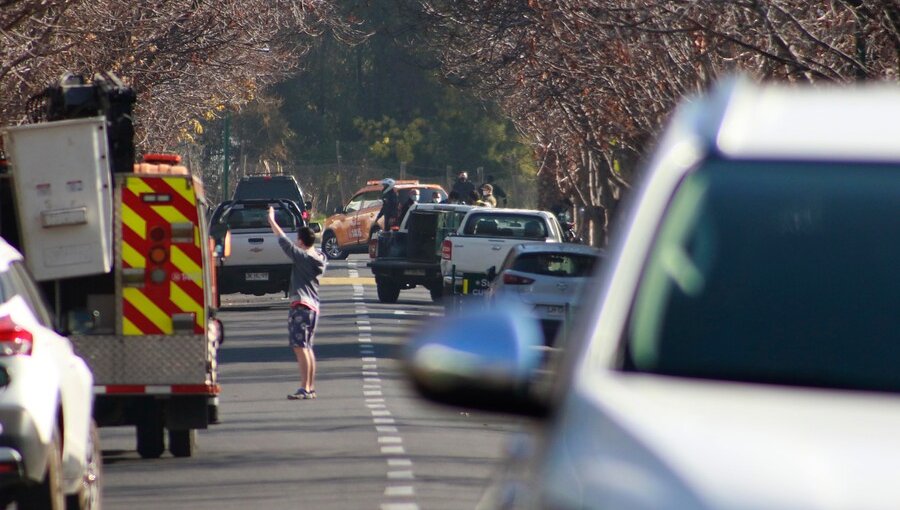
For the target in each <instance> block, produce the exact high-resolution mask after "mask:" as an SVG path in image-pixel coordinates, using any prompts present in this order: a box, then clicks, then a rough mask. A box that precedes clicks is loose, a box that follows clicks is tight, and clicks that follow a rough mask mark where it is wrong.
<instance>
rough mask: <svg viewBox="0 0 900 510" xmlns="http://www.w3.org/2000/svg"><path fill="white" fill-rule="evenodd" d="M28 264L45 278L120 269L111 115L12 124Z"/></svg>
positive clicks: (8, 136) (9, 132)
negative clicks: (111, 166) (116, 266)
mask: <svg viewBox="0 0 900 510" xmlns="http://www.w3.org/2000/svg"><path fill="white" fill-rule="evenodd" d="M4 141H5V144H6V148H7V150H8V151H9V159H10V161H11V162H12V166H11V168H12V170H13V172H14V173H15V179H14V180H13V184H14V186H15V191H16V192H15V196H16V205H17V207H18V210H19V211H20V214H19V222H20V224H21V225H22V229H21V233H22V241H23V243H22V244H23V251H24V252H25V253H28V254H29V256H28V259H27V261H26V264H27V265H28V268H29V269H30V270H31V273H32V274H33V275H34V278H35V279H36V280H39V281H46V280H56V279H59V278H71V277H75V276H85V275H94V274H104V273H108V272H109V271H110V270H111V269H112V260H113V256H112V246H113V234H112V231H113V225H112V221H111V218H112V207H113V206H112V200H113V196H112V185H111V183H110V171H109V155H108V153H107V143H106V120H105V118H104V117H91V118H85V119H73V120H63V121H57V122H47V123H40V124H29V125H23V126H14V127H9V128H6V129H5V131H4Z"/></svg>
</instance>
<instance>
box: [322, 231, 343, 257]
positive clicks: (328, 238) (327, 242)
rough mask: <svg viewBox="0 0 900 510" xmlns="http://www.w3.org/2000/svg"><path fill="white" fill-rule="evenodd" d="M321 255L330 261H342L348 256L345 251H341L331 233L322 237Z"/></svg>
mask: <svg viewBox="0 0 900 510" xmlns="http://www.w3.org/2000/svg"><path fill="white" fill-rule="evenodd" d="M322 253H324V254H325V256H326V257H328V258H329V259H331V260H344V259H345V258H347V255H349V253H347V251H346V250H343V249H341V245H339V244H338V241H337V238H336V237H335V236H334V233H332V232H325V235H323V236H322Z"/></svg>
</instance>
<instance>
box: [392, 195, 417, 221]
mask: <svg viewBox="0 0 900 510" xmlns="http://www.w3.org/2000/svg"><path fill="white" fill-rule="evenodd" d="M417 203H419V190H417V189H415V188H413V189H411V190H409V194H408V195H407V196H406V201H405V202H403V205H401V206H400V216H399V217H398V219H397V226H400V224H401V223H403V218H406V213H407V212H409V209H410V208H411V207H412V206H413V205H415V204H417Z"/></svg>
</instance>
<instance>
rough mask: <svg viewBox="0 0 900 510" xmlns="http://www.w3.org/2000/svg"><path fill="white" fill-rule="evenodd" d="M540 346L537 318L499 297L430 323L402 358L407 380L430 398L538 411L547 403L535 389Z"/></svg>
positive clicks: (486, 407) (531, 412)
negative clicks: (487, 304) (488, 305)
mask: <svg viewBox="0 0 900 510" xmlns="http://www.w3.org/2000/svg"><path fill="white" fill-rule="evenodd" d="M473 326H474V327H473ZM542 348H543V335H542V333H541V329H540V326H539V325H538V322H537V319H536V318H534V317H533V316H532V315H531V314H530V313H529V312H528V311H527V310H526V309H525V308H524V306H523V305H521V304H517V303H514V302H505V301H504V302H502V303H498V304H497V305H496V306H493V307H491V308H490V309H485V308H479V309H477V310H471V311H469V312H464V313H460V314H458V315H452V316H447V317H444V318H443V319H441V320H440V321H438V322H436V323H433V324H432V325H431V326H430V327H428V328H426V329H425V330H423V331H422V332H421V333H419V334H418V335H416V336H414V337H413V338H412V339H411V341H410V342H409V343H408V344H407V347H406V351H405V361H406V369H407V372H408V374H409V377H410V379H411V380H412V382H413V385H414V386H415V387H416V389H417V390H418V391H419V392H420V393H421V394H422V395H423V396H425V397H427V398H429V399H431V400H433V401H436V402H441V403H445V404H451V405H456V406H460V407H466V408H470V409H471V408H475V409H482V410H486V411H495V412H507V413H513V414H519V415H524V416H543V415H544V414H546V412H547V410H548V409H549V405H548V400H547V399H546V394H547V393H546V392H542V391H539V390H538V388H540V384H538V382H539V373H540V370H539V369H540V368H541V366H542V364H543V363H544V361H545V360H544V358H543V356H544V354H543V353H542Z"/></svg>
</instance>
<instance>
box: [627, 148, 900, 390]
mask: <svg viewBox="0 0 900 510" xmlns="http://www.w3.org/2000/svg"><path fill="white" fill-rule="evenodd" d="M898 196H900V172H898V168H888V167H887V166H878V165H871V166H864V165H858V166H854V168H852V169H850V168H847V167H846V165H841V164H812V163H808V164H803V163H762V162H759V163H740V164H738V163H734V162H728V163H726V162H721V161H713V162H709V163H708V164H707V165H706V166H705V167H704V168H701V169H699V170H697V171H696V172H695V173H694V174H692V175H690V176H688V177H687V178H686V180H685V181H684V182H683V184H682V185H681V186H680V188H679V190H678V191H677V192H676V194H675V196H674V197H673V199H672V202H671V205H670V206H669V208H668V212H667V215H666V218H665V220H664V221H663V222H662V224H661V226H660V229H659V232H658V234H657V237H656V239H655V241H654V245H653V249H652V252H651V255H650V257H649V259H648V261H647V263H646V267H645V270H644V272H643V276H642V279H641V282H640V286H639V288H638V294H637V296H636V300H635V305H634V310H633V313H632V315H631V319H630V323H629V330H628V334H627V338H628V341H627V347H626V354H627V356H626V359H627V360H629V361H630V364H631V368H634V369H637V370H641V371H647V372H653V373H660V374H668V375H676V376H686V377H702V378H714V379H725V380H738V381H750V382H761V383H777V384H789V385H810V386H819V387H833V388H847V389H870V390H886V391H900V371H898V370H897V366H898V365H900V337H898V335H900V333H898V332H900V313H898V310H900V293H898V292H897V289H898V288H900V264H898V263H897V261H898V260H900V237H898V236H897V235H895V233H896V232H898V231H900V215H898V214H897V213H896V212H897V208H896V204H897V197H898Z"/></svg>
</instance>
